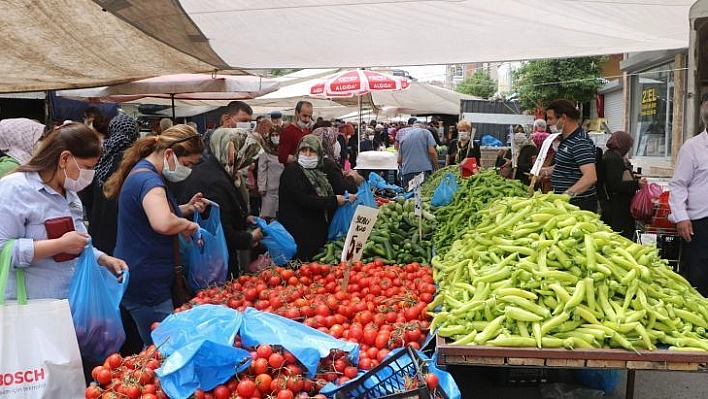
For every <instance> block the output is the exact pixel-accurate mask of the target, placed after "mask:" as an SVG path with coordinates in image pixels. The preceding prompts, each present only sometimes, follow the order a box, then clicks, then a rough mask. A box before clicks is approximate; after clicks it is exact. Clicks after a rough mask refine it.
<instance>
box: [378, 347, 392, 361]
mask: <svg viewBox="0 0 708 399" xmlns="http://www.w3.org/2000/svg"><path fill="white" fill-rule="evenodd" d="M389 353H391V351H390V350H388V349H386V348H384V349H380V350H379V353H377V354H376V360H377V361H378V362H379V363H381V362H383V361H384V359H386V356H388V354H389Z"/></svg>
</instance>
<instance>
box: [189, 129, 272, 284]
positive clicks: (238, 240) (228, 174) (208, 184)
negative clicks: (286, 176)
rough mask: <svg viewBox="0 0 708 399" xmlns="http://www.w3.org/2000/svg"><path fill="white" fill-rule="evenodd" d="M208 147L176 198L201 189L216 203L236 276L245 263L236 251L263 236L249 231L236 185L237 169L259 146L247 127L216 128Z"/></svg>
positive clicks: (252, 158) (256, 241) (250, 160)
mask: <svg viewBox="0 0 708 399" xmlns="http://www.w3.org/2000/svg"><path fill="white" fill-rule="evenodd" d="M209 147H210V150H211V153H212V154H213V155H212V156H210V157H207V158H206V159H204V160H203V161H202V162H200V163H198V164H197V165H195V166H194V167H193V168H192V173H191V174H190V175H189V177H188V178H187V180H185V181H184V183H181V184H179V185H178V186H177V187H176V191H177V198H178V199H179V200H180V201H181V202H185V201H189V199H190V198H192V196H193V195H194V194H196V193H199V192H201V193H202V194H203V195H204V197H206V198H208V199H210V200H212V201H214V202H216V203H217V204H219V206H220V208H221V225H222V227H223V228H224V235H225V236H226V246H227V247H228V249H229V275H231V276H234V277H236V276H239V275H240V274H241V270H242V267H241V266H246V265H239V259H238V251H239V250H250V249H251V248H253V247H254V246H255V245H257V244H258V241H260V239H261V238H263V235H262V234H261V230H260V229H255V230H253V231H248V224H249V221H248V219H249V216H248V207H247V206H246V203H245V202H244V198H243V196H242V194H241V193H240V192H239V190H238V188H237V187H236V181H241V180H240V179H238V176H237V174H238V172H239V169H241V168H243V167H244V166H245V167H248V165H250V164H251V163H252V162H253V160H254V157H256V156H258V154H259V153H260V151H261V146H260V144H259V143H258V141H257V140H256V139H255V138H254V137H253V133H250V132H248V131H247V130H243V129H232V128H219V129H216V130H215V131H214V133H213V134H212V135H211V139H210V140H209ZM276 162H277V152H276Z"/></svg>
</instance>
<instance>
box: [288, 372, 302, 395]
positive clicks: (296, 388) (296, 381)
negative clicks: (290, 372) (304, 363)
mask: <svg viewBox="0 0 708 399" xmlns="http://www.w3.org/2000/svg"><path fill="white" fill-rule="evenodd" d="M303 386H305V383H304V382H303V381H302V377H301V376H299V375H298V376H292V377H290V378H288V380H287V387H288V389H289V390H291V391H292V392H294V393H297V392H300V391H302V388H303Z"/></svg>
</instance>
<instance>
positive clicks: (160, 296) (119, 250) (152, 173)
mask: <svg viewBox="0 0 708 399" xmlns="http://www.w3.org/2000/svg"><path fill="white" fill-rule="evenodd" d="M138 169H140V170H139V171H138ZM143 169H147V170H143ZM133 171H136V172H134V173H132V174H130V175H128V177H127V178H126V179H125V182H124V183H123V187H122V188H121V190H120V195H119V197H118V235H117V239H116V248H115V251H114V252H113V255H114V256H115V257H117V258H120V259H123V260H125V262H126V263H127V264H128V267H129V268H130V279H129V281H128V289H127V290H126V292H125V295H124V297H125V298H128V299H130V300H131V301H137V302H140V303H142V304H145V305H156V304H159V303H161V302H164V301H166V300H168V299H169V298H171V288H172V281H173V277H174V266H175V255H174V247H173V245H174V239H175V236H171V235H170V236H168V235H164V234H160V233H158V232H156V231H155V230H153V229H152V226H151V225H150V221H149V219H148V217H147V214H146V213H145V209H144V208H143V199H144V198H145V196H146V195H147V193H148V192H149V191H150V190H152V189H153V188H155V187H163V188H164V189H165V190H167V187H166V185H165V181H164V180H163V179H162V177H161V176H160V175H159V174H158V173H157V170H156V169H155V167H154V166H153V165H152V164H151V163H149V162H148V161H146V160H144V159H143V160H141V161H139V162H138V163H137V164H136V165H135V167H134V168H133ZM167 199H168V201H169V202H170V204H171V205H172V211H173V212H174V213H176V214H177V216H181V213H180V210H179V206H178V204H177V201H176V200H175V198H174V197H173V196H172V195H171V194H170V192H169V191H167Z"/></svg>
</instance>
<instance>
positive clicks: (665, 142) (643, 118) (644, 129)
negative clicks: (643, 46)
mask: <svg viewBox="0 0 708 399" xmlns="http://www.w3.org/2000/svg"><path fill="white" fill-rule="evenodd" d="M673 68H674V63H673V62H670V63H667V64H662V65H660V66H657V67H654V68H652V69H649V70H646V71H643V72H639V73H637V74H635V75H634V76H632V93H631V99H630V101H631V116H630V118H631V124H630V127H631V133H632V136H633V137H634V138H635V140H634V155H635V156H647V157H668V156H671V126H672V117H673V99H674V72H673Z"/></svg>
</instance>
